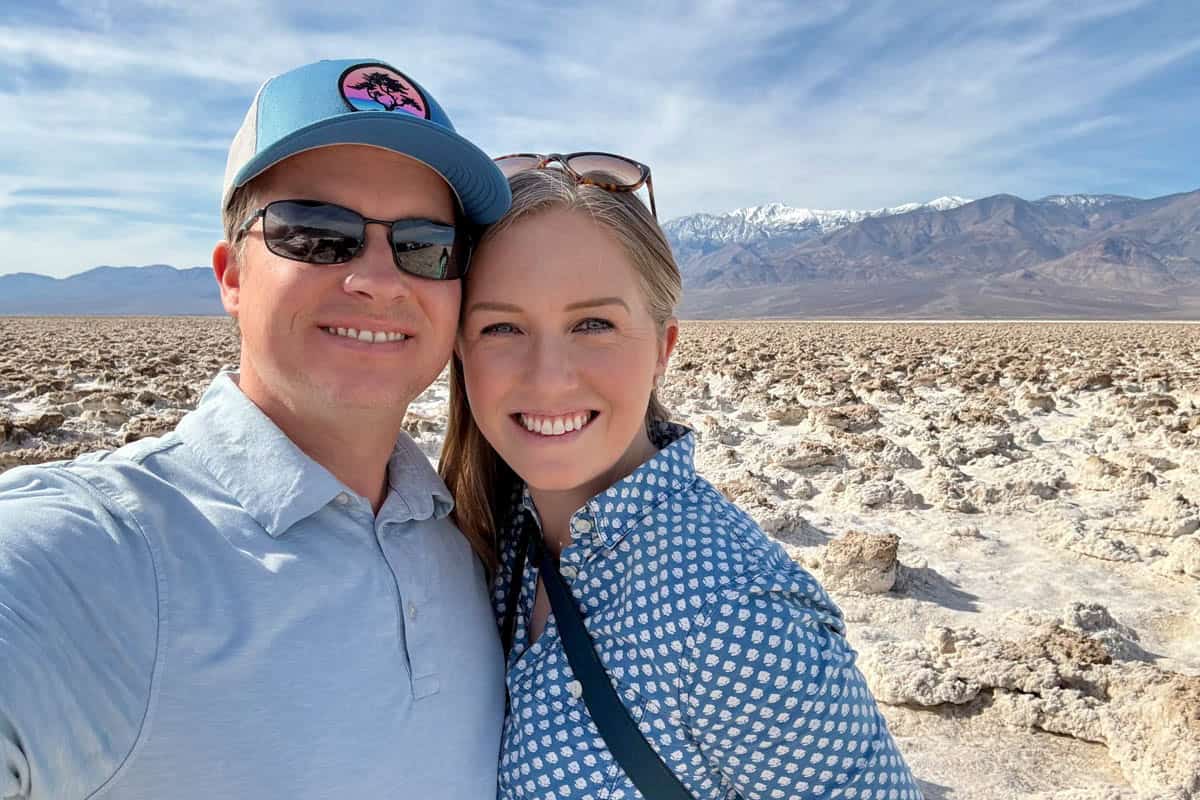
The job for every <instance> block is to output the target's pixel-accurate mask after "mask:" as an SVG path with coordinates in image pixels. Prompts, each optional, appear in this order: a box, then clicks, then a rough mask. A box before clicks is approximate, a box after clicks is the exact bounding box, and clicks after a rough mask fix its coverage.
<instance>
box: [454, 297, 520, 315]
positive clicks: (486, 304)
mask: <svg viewBox="0 0 1200 800" xmlns="http://www.w3.org/2000/svg"><path fill="white" fill-rule="evenodd" d="M473 311H506V312H508V313H510V314H519V313H521V307H520V306H514V305H512V304H511V303H493V302H490V301H487V300H480V301H479V302H477V303H472V304H471V307H470V308H468V309H467V313H468V314H469V313H471V312H473Z"/></svg>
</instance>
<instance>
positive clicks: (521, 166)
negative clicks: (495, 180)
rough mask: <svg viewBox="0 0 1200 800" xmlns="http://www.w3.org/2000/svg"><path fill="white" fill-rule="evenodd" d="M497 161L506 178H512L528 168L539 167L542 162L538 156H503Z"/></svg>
mask: <svg viewBox="0 0 1200 800" xmlns="http://www.w3.org/2000/svg"><path fill="white" fill-rule="evenodd" d="M495 161H496V166H498V167H499V168H500V171H501V172H503V173H504V177H506V178H511V177H512V176H513V175H516V174H517V173H518V172H524V171H525V170H527V169H537V165H538V164H540V163H542V160H541V159H540V158H538V157H537V156H501V157H500V158H497V159H495Z"/></svg>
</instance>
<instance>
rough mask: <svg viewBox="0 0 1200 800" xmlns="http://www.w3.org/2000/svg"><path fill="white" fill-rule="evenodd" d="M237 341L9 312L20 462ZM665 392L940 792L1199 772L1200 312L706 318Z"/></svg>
mask: <svg viewBox="0 0 1200 800" xmlns="http://www.w3.org/2000/svg"><path fill="white" fill-rule="evenodd" d="M237 349H238V348H237V339H236V334H235V332H234V331H233V329H232V327H231V325H230V323H229V322H228V321H227V320H224V319H212V318H202V319H157V318H149V319H13V318H7V319H0V470H3V469H7V468H10V467H12V466H15V465H17V464H22V463H35V462H40V461H46V460H51V459H61V458H69V457H71V456H73V455H76V454H78V453H80V452H83V451H87V450H91V449H95V448H101V447H115V446H119V445H121V444H123V443H125V442H128V441H132V440H134V439H137V438H140V437H143V436H148V435H157V434H160V433H162V432H163V431H166V430H169V429H170V428H171V427H172V426H173V425H174V424H175V422H176V421H177V420H178V419H179V417H180V416H181V415H182V414H184V413H186V411H187V410H188V409H190V408H192V407H193V406H194V405H195V403H196V401H197V400H198V398H199V396H200V394H201V393H202V391H203V389H204V387H205V386H206V385H207V383H208V381H209V380H210V378H211V376H212V375H213V374H214V373H215V372H216V371H217V370H218V369H220V368H221V367H222V366H225V365H232V364H234V363H235V362H236V360H237ZM445 398H446V384H445V379H444V377H443V379H442V380H441V381H439V382H438V383H437V384H435V385H434V386H433V387H431V389H430V390H429V391H428V392H426V393H425V394H424V395H423V396H422V397H421V398H419V399H418V401H417V402H415V403H414V404H413V405H412V407H411V408H410V410H409V418H408V421H407V423H406V427H407V428H408V429H409V431H410V432H411V433H412V434H413V436H414V437H415V438H416V439H417V440H418V442H419V443H420V444H421V445H422V447H423V448H424V449H425V451H426V452H427V453H428V454H429V455H430V457H431V458H436V454H437V449H438V446H439V444H440V439H441V435H442V432H443V430H444V427H445V415H444V403H445ZM664 400H665V401H666V403H667V405H668V406H669V407H671V408H672V409H673V410H674V412H675V413H676V416H677V417H678V418H679V419H680V420H682V421H684V422H686V423H688V424H689V425H691V426H692V427H693V428H694V429H695V430H696V432H697V435H698V438H699V456H698V458H699V467H700V470H701V472H702V474H704V475H705V476H706V477H707V478H708V479H709V480H711V481H712V482H713V483H714V484H716V485H717V486H719V487H720V488H721V489H722V490H723V491H724V492H726V493H727V494H728V495H729V496H730V497H732V498H733V499H735V500H736V501H737V502H739V503H740V504H742V505H743V506H744V507H745V508H746V509H747V510H748V511H749V512H750V513H751V514H753V515H754V517H755V518H756V519H757V520H758V521H759V522H760V523H761V524H762V526H763V527H764V528H765V529H766V530H767V531H768V532H770V533H771V534H772V535H773V536H774V537H775V538H776V539H777V540H778V541H780V542H781V543H782V544H783V545H784V546H785V547H786V548H787V550H788V551H789V552H790V553H791V554H792V556H793V557H794V558H796V559H797V560H798V561H800V562H801V563H803V564H804V565H805V566H806V567H808V568H809V569H810V570H811V571H812V572H813V573H814V574H816V575H817V576H818V577H819V578H820V579H821V581H822V582H823V583H824V585H825V586H826V587H827V588H828V589H829V590H830V592H831V593H832V595H833V597H834V598H835V600H836V601H837V602H838V604H839V605H840V607H841V608H842V610H843V611H844V612H845V615H846V618H847V621H848V626H849V638H850V641H851V643H852V644H853V646H854V647H855V649H856V650H857V651H858V653H859V666H860V668H861V669H862V671H863V672H864V674H865V675H866V676H867V679H868V681H869V683H870V685H871V688H872V690H873V691H874V693H875V696H876V697H877V698H878V699H879V701H880V704H881V707H882V709H883V711H884V714H885V716H886V717H887V719H888V723H889V726H890V727H891V730H892V731H893V733H894V734H895V736H896V738H897V739H898V741H899V742H900V744H901V747H902V749H903V750H904V752H905V754H906V756H907V758H908V760H909V763H910V764H911V766H912V768H913V771H914V773H915V774H916V775H917V777H918V778H919V779H920V780H921V783H922V787H923V789H924V792H925V795H926V797H928V798H931V800H933V799H934V798H953V799H954V800H984V799H985V798H1043V800H1049V798H1056V799H1057V800H1085V799H1086V800H1103V799H1104V798H1130V799H1131V800H1132V798H1143V799H1148V798H1156V799H1158V798H1162V799H1164V800H1166V799H1173V800H1182V799H1183V798H1200V326H1191V325H1171V324H1163V325H1159V324H1138V323H1129V324H1114V323H1105V324H1068V323H1063V324H1032V323H996V324H958V323H955V324H933V323H912V324H907V323H906V324H860V323H846V324H837V323H811V324H810V323H787V322H744V323H730V322H720V323H718V322H713V323H686V324H685V325H684V326H683V331H682V334H681V341H680V345H679V348H678V351H677V353H676V356H675V358H674V360H673V362H672V368H671V370H670V372H669V373H668V378H667V383H666V386H665V388H664Z"/></svg>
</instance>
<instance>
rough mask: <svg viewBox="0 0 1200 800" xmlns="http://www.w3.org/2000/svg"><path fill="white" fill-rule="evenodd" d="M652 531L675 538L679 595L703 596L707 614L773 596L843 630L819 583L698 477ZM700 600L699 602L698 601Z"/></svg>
mask: <svg viewBox="0 0 1200 800" xmlns="http://www.w3.org/2000/svg"><path fill="white" fill-rule="evenodd" d="M652 527H653V529H655V530H656V531H658V532H659V533H662V532H667V533H669V535H670V539H671V541H670V542H669V549H670V551H671V553H672V559H673V560H674V561H675V562H676V563H675V564H674V565H673V566H674V575H675V576H676V577H681V578H684V580H682V581H680V582H679V583H678V584H677V586H678V588H679V590H680V591H693V592H695V591H699V592H701V593H702V595H703V597H702V601H703V604H702V605H700V604H699V603H697V601H696V600H693V607H696V606H699V608H698V609H697V610H700V611H701V612H702V614H703V613H704V612H703V609H708V608H710V607H711V606H713V605H714V604H716V603H722V602H728V601H730V600H739V601H740V600H743V599H750V598H753V597H756V596H770V597H771V601H772V602H776V603H783V604H785V605H787V606H790V607H793V608H795V609H796V610H797V611H798V612H800V613H807V614H811V615H813V616H814V617H815V618H817V619H819V620H820V621H821V622H823V623H825V624H829V625H832V626H834V627H835V628H838V629H840V628H841V626H842V623H841V619H842V613H841V611H840V609H838V607H837V606H836V604H834V602H833V600H832V599H831V598H830V597H829V595H828V594H827V593H826V592H825V590H824V588H823V587H822V586H821V585H820V583H819V582H818V581H817V579H816V578H815V577H814V576H813V575H812V574H811V573H810V572H809V571H808V570H806V569H805V568H804V567H802V566H801V565H800V564H798V563H796V562H795V561H794V560H793V559H792V558H791V556H789V555H788V553H787V551H786V550H785V549H784V548H783V545H781V544H780V543H779V542H777V541H775V540H774V539H772V538H771V537H770V536H768V535H767V534H766V532H764V531H763V529H762V528H761V527H760V526H759V524H758V523H757V522H755V521H754V518H753V517H751V516H750V515H749V514H748V513H747V512H746V511H745V510H744V509H742V508H741V507H739V506H738V505H737V504H736V503H734V502H732V501H731V500H729V499H728V498H727V497H725V495H723V494H722V493H721V492H720V490H719V489H717V488H716V487H715V486H714V485H713V484H712V483H710V482H709V481H708V480H706V479H705V478H703V477H701V476H699V475H697V476H695V479H694V480H693V481H692V482H691V483H690V484H689V486H688V487H687V488H686V489H685V490H683V491H681V492H678V493H676V494H675V495H673V496H672V497H671V498H669V500H668V501H667V502H665V503H663V504H662V506H660V508H659V509H658V510H657V511H656V514H655V519H654V522H653V523H652ZM697 599H699V598H697Z"/></svg>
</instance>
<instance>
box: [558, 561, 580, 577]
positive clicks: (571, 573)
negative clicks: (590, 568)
mask: <svg viewBox="0 0 1200 800" xmlns="http://www.w3.org/2000/svg"><path fill="white" fill-rule="evenodd" d="M558 573H559V574H560V575H562V576H563V578H565V579H566V580H569V581H573V580H575V576H576V575H578V574H579V570H577V569H575V568H574V567H572V566H571V565H570V564H564V565H563V566H562V567H561V568H560V569H559V570H558Z"/></svg>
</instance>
